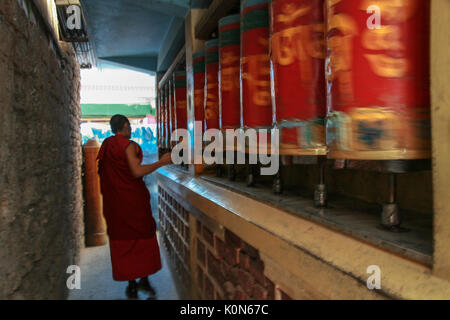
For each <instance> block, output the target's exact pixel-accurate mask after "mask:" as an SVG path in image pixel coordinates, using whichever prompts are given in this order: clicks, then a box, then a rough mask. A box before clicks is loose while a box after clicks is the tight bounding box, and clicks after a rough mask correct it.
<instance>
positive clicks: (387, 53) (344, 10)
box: [326, 0, 430, 160]
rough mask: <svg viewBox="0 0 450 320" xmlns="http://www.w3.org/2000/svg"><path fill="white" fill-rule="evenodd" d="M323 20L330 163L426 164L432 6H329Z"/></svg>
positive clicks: (362, 0)
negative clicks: (416, 161)
mask: <svg viewBox="0 0 450 320" xmlns="http://www.w3.org/2000/svg"><path fill="white" fill-rule="evenodd" d="M373 4H376V5H377V6H372V9H375V11H374V13H373V14H368V13H367V12H366V10H367V9H368V8H369V7H370V6H371V5H373ZM377 8H378V9H379V10H377ZM377 11H379V12H377ZM378 13H379V18H380V22H381V23H380V24H379V25H378V26H377V25H375V24H374V23H376V22H377V14H378ZM371 16H372V17H371ZM327 20H328V21H327V68H326V73H327V82H328V85H327V87H328V120H327V140H328V145H329V149H330V153H329V157H330V158H335V159H336V158H341V159H365V160H396V159H422V158H428V157H430V90H429V88H430V79H429V73H430V71H429V57H430V53H429V51H430V49H429V42H430V39H429V30H430V27H429V25H430V1H423V0H408V1H406V0H405V1H376V2H375V3H374V2H373V1H369V0H355V1H351V2H350V1H340V0H332V1H331V0H329V1H328V2H327Z"/></svg>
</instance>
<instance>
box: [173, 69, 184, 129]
mask: <svg viewBox="0 0 450 320" xmlns="http://www.w3.org/2000/svg"><path fill="white" fill-rule="evenodd" d="M174 83H175V99H174V100H175V107H176V115H177V116H176V126H175V128H176V129H187V91H186V71H178V72H175V82H174Z"/></svg>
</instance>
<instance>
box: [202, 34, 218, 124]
mask: <svg viewBox="0 0 450 320" xmlns="http://www.w3.org/2000/svg"><path fill="white" fill-rule="evenodd" d="M205 49H206V50H205V51H206V70H205V74H206V81H205V123H206V130H208V129H219V41H218V40H217V39H214V40H210V41H207V42H206V43H205Z"/></svg>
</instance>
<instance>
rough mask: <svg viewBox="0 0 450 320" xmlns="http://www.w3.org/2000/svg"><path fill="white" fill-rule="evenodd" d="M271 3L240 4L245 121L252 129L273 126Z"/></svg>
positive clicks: (258, 0) (259, 0)
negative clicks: (270, 43) (270, 49)
mask: <svg viewBox="0 0 450 320" xmlns="http://www.w3.org/2000/svg"><path fill="white" fill-rule="evenodd" d="M269 35H270V30H269V2H268V0H246V1H244V2H242V4H241V76H242V79H241V90H242V117H243V119H242V123H243V125H244V127H249V128H268V127H270V126H271V125H272V94H271V89H270V56H269Z"/></svg>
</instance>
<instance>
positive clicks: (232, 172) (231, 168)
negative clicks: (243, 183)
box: [227, 164, 236, 181]
mask: <svg viewBox="0 0 450 320" xmlns="http://www.w3.org/2000/svg"><path fill="white" fill-rule="evenodd" d="M227 167H228V180H230V181H236V165H234V164H230V165H227Z"/></svg>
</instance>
